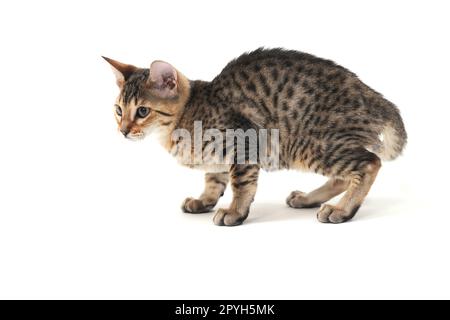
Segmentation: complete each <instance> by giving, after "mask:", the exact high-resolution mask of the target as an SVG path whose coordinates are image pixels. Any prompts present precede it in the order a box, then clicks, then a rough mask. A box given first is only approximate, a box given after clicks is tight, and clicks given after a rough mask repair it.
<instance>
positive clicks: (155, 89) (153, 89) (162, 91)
mask: <svg viewBox="0 0 450 320" xmlns="http://www.w3.org/2000/svg"><path fill="white" fill-rule="evenodd" d="M147 85H148V87H149V90H150V93H151V94H153V95H155V96H156V97H158V98H161V99H170V98H175V97H176V96H177V95H178V74H177V70H175V68H174V67H172V66H171V65H170V64H169V63H167V62H164V61H153V62H152V64H151V65H150V76H149V77H148V83H147Z"/></svg>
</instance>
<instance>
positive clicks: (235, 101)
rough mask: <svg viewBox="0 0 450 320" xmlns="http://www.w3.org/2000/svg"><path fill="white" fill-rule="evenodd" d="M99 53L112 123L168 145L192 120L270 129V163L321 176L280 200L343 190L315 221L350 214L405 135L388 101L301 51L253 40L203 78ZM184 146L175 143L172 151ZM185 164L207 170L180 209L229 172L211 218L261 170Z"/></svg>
mask: <svg viewBox="0 0 450 320" xmlns="http://www.w3.org/2000/svg"><path fill="white" fill-rule="evenodd" d="M107 60H108V62H109V63H110V64H111V65H112V67H113V69H114V71H115V74H116V77H117V83H118V85H119V87H120V89H121V91H120V95H119V97H118V98H117V100H116V104H117V105H119V106H120V108H121V109H122V110H123V115H122V116H121V117H119V116H117V115H116V118H117V121H118V124H119V128H121V129H123V128H124V127H126V128H129V129H130V132H131V133H132V134H131V137H132V138H133V137H134V138H140V137H143V136H144V135H145V134H146V133H148V132H149V131H152V130H151V129H156V130H158V131H159V132H160V135H161V142H162V144H163V145H164V146H165V147H166V148H167V150H173V149H172V148H173V147H174V146H175V147H177V146H178V143H179V142H177V141H172V140H171V133H172V132H173V130H175V129H180V128H182V129H186V130H187V131H189V132H191V133H193V128H194V121H202V123H203V127H204V128H205V129H207V128H215V129H218V130H220V131H221V132H225V130H226V129H227V128H233V129H237V128H240V129H243V130H247V129H255V130H256V131H258V130H260V129H279V130H280V145H279V150H280V159H279V161H280V169H301V170H307V171H313V172H316V173H319V174H322V175H325V176H327V177H329V178H330V180H329V181H328V182H327V183H326V184H325V185H324V186H322V187H320V188H318V189H316V190H314V191H312V192H310V193H303V192H300V191H294V192H292V193H291V195H290V196H289V197H288V198H287V200H286V202H287V204H288V205H289V206H291V207H294V208H305V207H315V206H320V205H321V204H323V203H324V202H326V201H328V200H329V199H331V198H333V197H334V196H336V195H338V194H340V193H342V192H344V191H346V192H345V194H344V196H343V197H342V199H341V200H340V201H339V202H338V203H337V204H336V205H335V206H331V205H328V204H325V205H322V207H321V208H320V210H319V212H318V219H319V221H321V222H331V223H341V222H344V221H347V220H349V219H351V218H352V217H353V216H354V215H355V213H356V211H357V210H358V209H359V207H360V206H361V204H362V202H363V200H364V198H365V196H366V195H367V193H368V192H369V189H370V187H371V185H372V183H373V182H374V180H375V177H376V175H377V172H378V170H379V168H380V167H381V161H380V158H382V159H385V160H391V159H394V158H396V157H397V156H398V155H400V153H401V152H402V150H403V147H404V145H405V144H406V139H407V136H406V131H405V128H404V125H403V122H402V119H401V116H400V113H399V111H398V109H397V107H396V106H395V105H394V104H392V103H391V102H389V101H388V100H386V99H385V98H384V97H383V96H382V95H381V94H379V93H377V92H376V91H374V90H373V89H371V88H370V87H368V86H367V85H365V84H364V83H363V82H361V81H360V80H359V79H358V77H357V76H356V75H355V74H354V73H352V72H350V71H348V70H347V69H345V68H343V67H341V66H338V65H336V64H335V63H333V62H331V61H329V60H324V59H321V58H317V57H315V56H312V55H309V54H306V53H302V52H297V51H288V50H283V49H270V50H266V49H258V50H255V51H253V52H251V53H246V54H244V55H242V56H240V57H239V58H237V59H235V60H233V61H232V62H230V63H229V64H228V65H227V66H226V67H225V68H224V69H223V70H222V72H221V73H220V74H219V75H218V76H217V77H216V78H214V79H213V80H212V81H210V82H206V81H198V80H197V81H189V80H188V79H187V78H186V77H185V76H184V75H183V74H181V73H180V72H179V71H177V70H176V69H174V68H173V67H171V66H170V65H169V64H165V63H162V62H160V63H159V64H158V65H157V66H158V68H156V67H155V66H154V65H153V64H152V66H151V67H150V68H149V69H141V68H136V67H134V66H130V65H126V64H121V63H119V62H117V61H114V60H111V59H107ZM154 69H155V70H154ZM158 76H160V77H159V78H158ZM163 91H164V92H163ZM139 106H146V107H148V108H150V109H151V110H152V112H150V114H149V115H148V116H147V118H145V119H137V118H136V116H135V114H136V109H137V108H138V107H139ZM125 131H126V130H125ZM206 145H207V143H205V144H204V145H203V147H206ZM192 152H193V150H192V149H186V148H184V149H183V148H181V147H180V148H179V150H178V151H177V152H176V154H175V156H177V157H181V155H182V154H183V153H189V154H190V153H192ZM190 166H191V167H199V168H201V169H204V170H206V171H207V174H206V177H205V182H206V186H205V191H204V192H203V194H202V195H201V196H200V198H199V199H192V198H188V199H186V200H185V201H184V202H183V205H182V209H183V210H184V211H185V212H191V213H197V212H206V211H209V210H211V209H212V208H213V207H214V206H215V204H216V203H217V201H218V199H219V198H220V196H221V195H222V194H223V192H224V191H225V187H226V184H227V183H228V176H229V178H230V180H231V186H232V191H233V201H232V203H231V206H230V207H229V208H228V209H219V210H218V211H217V213H216V215H215V217H214V223H216V224H217V225H237V224H240V223H242V222H243V221H244V220H245V218H246V217H247V215H248V212H249V208H250V204H251V203H252V201H253V198H254V195H255V192H256V185H257V180H258V172H259V169H260V168H261V169H268V168H266V167H265V165H264V164H262V163H258V164H257V165H254V164H253V165H250V164H247V165H245V164H241V165H231V166H230V165H218V166H197V165H193V164H192V165H190ZM225 172H228V174H225Z"/></svg>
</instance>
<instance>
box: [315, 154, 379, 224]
mask: <svg viewBox="0 0 450 320" xmlns="http://www.w3.org/2000/svg"><path fill="white" fill-rule="evenodd" d="M338 159H339V161H337V163H336V165H335V166H334V168H332V169H333V171H334V174H335V175H337V176H340V177H344V178H345V179H346V180H349V182H350V183H349V186H348V189H347V191H346V193H345V194H344V196H343V197H342V198H341V200H340V201H339V202H338V203H337V205H330V204H324V205H322V207H321V208H320V210H319V212H318V213H317V219H318V220H319V221H320V222H324V223H342V222H346V221H348V220H350V219H351V218H353V216H354V215H355V214H356V212H357V211H358V209H359V207H360V206H361V204H362V202H363V201H364V198H365V197H366V195H367V193H368V192H369V190H370V187H371V186H372V184H373V182H374V181H375V178H376V176H377V173H378V170H379V169H380V167H381V160H380V158H378V156H377V155H375V154H374V153H372V152H369V151H367V150H365V149H355V150H352V151H351V152H350V151H349V152H346V153H345V154H342V155H339V156H338Z"/></svg>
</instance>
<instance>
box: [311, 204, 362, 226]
mask: <svg viewBox="0 0 450 320" xmlns="http://www.w3.org/2000/svg"><path fill="white" fill-rule="evenodd" d="M358 208H359V207H357V208H355V209H354V210H352V212H347V211H345V210H343V209H340V208H337V207H335V206H332V205H329V204H324V205H323V206H322V207H321V208H320V210H319V212H318V213H317V219H318V220H319V221H320V222H323V223H343V222H346V221H348V220H350V219H351V218H353V217H354V215H355V213H356V211H358Z"/></svg>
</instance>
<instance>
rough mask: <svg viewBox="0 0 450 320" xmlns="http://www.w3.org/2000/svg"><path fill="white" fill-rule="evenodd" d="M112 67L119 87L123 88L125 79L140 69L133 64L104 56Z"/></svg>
mask: <svg viewBox="0 0 450 320" xmlns="http://www.w3.org/2000/svg"><path fill="white" fill-rule="evenodd" d="M102 58H103V59H105V60H106V61H107V62H108V63H109V64H110V65H111V67H112V70H113V72H114V75H115V76H116V83H117V85H118V86H119V88H122V87H123V85H124V84H125V81H127V80H128V78H129V77H130V76H131V75H132V74H133V73H134V72H135V71H136V70H137V69H138V68H137V67H135V66H133V65H131V64H125V63H122V62H119V61H116V60H113V59H110V58H107V57H103V56H102Z"/></svg>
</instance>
